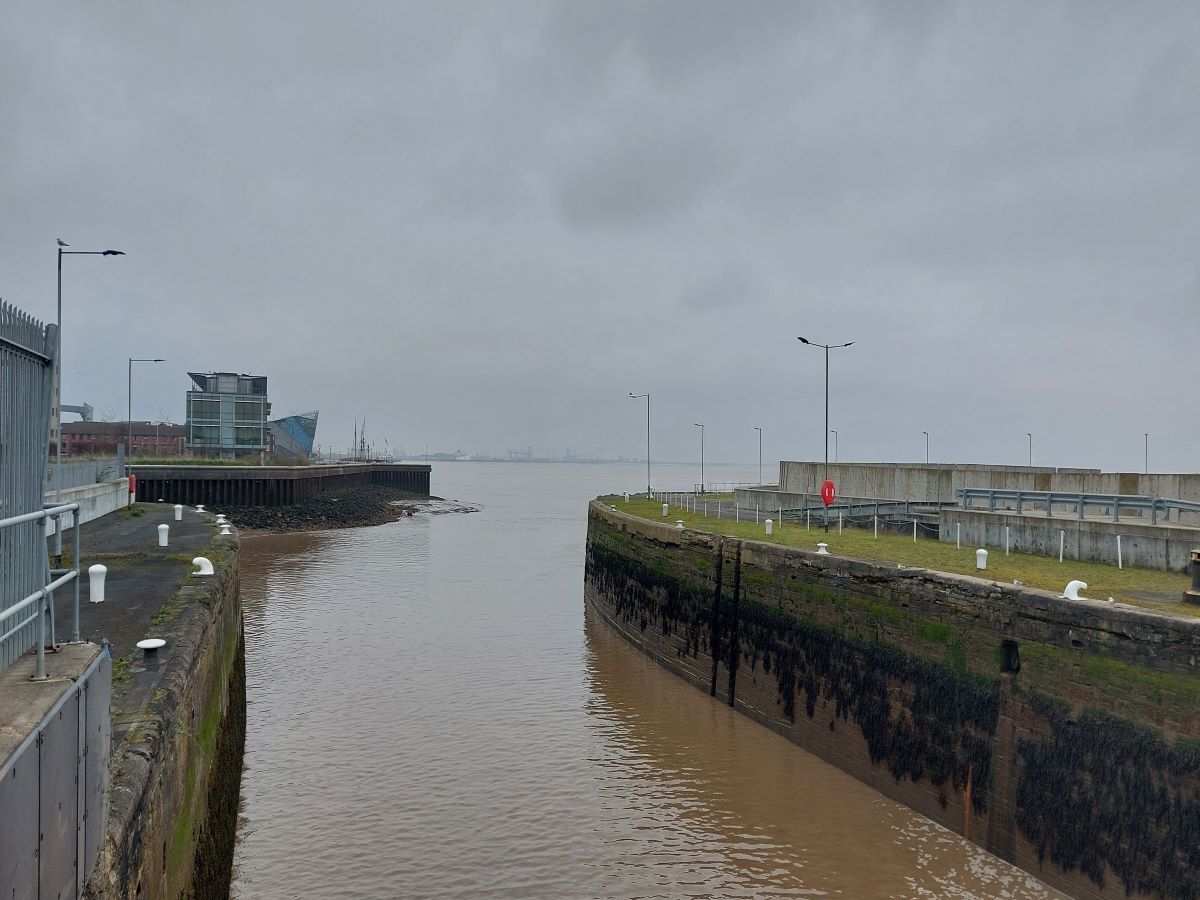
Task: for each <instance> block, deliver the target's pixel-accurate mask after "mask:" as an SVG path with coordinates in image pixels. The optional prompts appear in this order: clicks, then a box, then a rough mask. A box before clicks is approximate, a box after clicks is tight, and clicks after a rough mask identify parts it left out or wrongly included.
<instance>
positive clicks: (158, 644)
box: [137, 638, 167, 662]
mask: <svg viewBox="0 0 1200 900" xmlns="http://www.w3.org/2000/svg"><path fill="white" fill-rule="evenodd" d="M165 646H167V642H166V641H164V640H163V639H162V638H146V639H145V640H142V641H138V642H137V648H138V649H139V650H141V651H142V658H143V659H145V660H146V662H154V661H156V660H157V659H158V651H159V650H161V649H162V648H163V647H165Z"/></svg>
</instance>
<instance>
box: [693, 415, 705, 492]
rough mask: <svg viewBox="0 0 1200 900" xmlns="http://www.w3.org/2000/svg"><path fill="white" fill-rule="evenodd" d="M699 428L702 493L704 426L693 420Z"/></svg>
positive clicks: (702, 488) (701, 485) (701, 490)
mask: <svg viewBox="0 0 1200 900" xmlns="http://www.w3.org/2000/svg"><path fill="white" fill-rule="evenodd" d="M692 424H693V425H695V426H696V427H697V428H699V429H700V493H702V494H703V493H704V426H703V425H701V424H700V423H699V422H693V423H692Z"/></svg>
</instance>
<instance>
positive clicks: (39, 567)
mask: <svg viewBox="0 0 1200 900" xmlns="http://www.w3.org/2000/svg"><path fill="white" fill-rule="evenodd" d="M57 344H58V330H57V328H56V327H55V326H54V325H43V324H42V323H41V322H38V321H37V320H36V319H34V318H33V317H32V316H30V315H28V314H27V313H25V312H22V311H21V310H19V309H17V308H16V307H14V306H10V305H9V304H7V303H4V302H2V301H0V669H2V668H4V667H6V666H8V665H10V664H11V663H12V662H13V661H14V660H15V659H17V658H18V657H20V656H21V654H23V653H24V652H25V651H27V650H28V649H29V648H30V647H32V646H33V645H34V644H35V643H36V642H37V641H38V638H39V631H38V628H39V625H38V622H39V619H40V617H41V611H42V610H44V609H45V606H46V598H45V593H46V592H45V588H46V586H47V584H48V583H49V582H50V568H49V562H48V560H47V557H46V532H45V528H46V525H45V522H46V519H45V515H44V513H43V511H42V500H43V489H44V478H45V473H46V462H47V457H48V450H49V441H50V404H51V397H52V390H53V383H54V358H55V354H56V353H57ZM31 514H35V515H32V516H31ZM5 525H7V527H4V526H5ZM39 593H40V594H41V597H40V598H39V599H37V600H34V601H33V602H30V597H32V596H33V595H35V594H39Z"/></svg>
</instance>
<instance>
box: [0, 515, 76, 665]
mask: <svg viewBox="0 0 1200 900" xmlns="http://www.w3.org/2000/svg"><path fill="white" fill-rule="evenodd" d="M78 512H79V504H78V503H66V504H63V505H62V506H53V507H47V508H46V509H43V510H39V511H38V512H31V513H26V514H25V515H23V516H10V517H9V518H7V519H0V534H3V533H4V532H5V531H6V530H7V529H10V528H13V529H20V528H34V529H36V535H37V537H38V539H39V542H40V544H41V548H42V554H41V562H42V564H43V566H45V564H46V540H45V538H46V522H47V521H48V520H53V521H54V523H55V529H56V530H58V531H60V532H61V529H62V517H63V516H65V515H66V514H68V513H70V514H71V516H72V519H73V525H74V527H73V528H72V529H71V534H72V536H73V538H74V540H73V547H72V555H71V562H72V563H74V566H75V567H74V568H72V569H51V570H49V576H48V577H50V578H53V580H52V581H49V583H48V584H46V585H45V586H44V587H40V588H38V589H37V590H35V591H33V592H32V593H30V594H29V595H28V596H26V597H23V598H22V599H20V600H18V601H17V602H16V603H12V602H11V598H10V597H0V669H2V668H4V667H5V666H8V665H10V664H12V663H13V662H14V661H15V660H17V659H18V658H19V657H21V656H23V655H24V653H25V651H26V650H28V649H29V644H30V640H29V639H30V637H33V639H34V641H36V643H37V665H36V669H35V671H34V675H33V677H34V680H35V681H41V680H43V679H44V678H45V677H46V645H47V643H49V645H50V646H54V645H55V644H56V643H57V641H56V640H55V634H54V592H55V591H57V590H58V589H59V588H62V587H65V586H66V585H67V584H71V583H73V584H74V586H75V607H74V610H75V616H74V620H73V624H72V626H71V640H72V642H75V643H78V642H79V531H80V528H79V515H78ZM20 562H21V561H20V560H17V563H18V565H20ZM14 619H15V620H16V621H15V623H14V621H13V620H14Z"/></svg>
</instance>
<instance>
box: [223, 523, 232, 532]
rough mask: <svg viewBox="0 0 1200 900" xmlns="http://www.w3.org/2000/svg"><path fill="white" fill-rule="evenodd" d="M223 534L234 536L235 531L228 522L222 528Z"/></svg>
mask: <svg viewBox="0 0 1200 900" xmlns="http://www.w3.org/2000/svg"><path fill="white" fill-rule="evenodd" d="M221 534H233V530H232V529H231V528H230V527H229V523H228V522H226V523H225V524H223V525H222V526H221Z"/></svg>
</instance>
